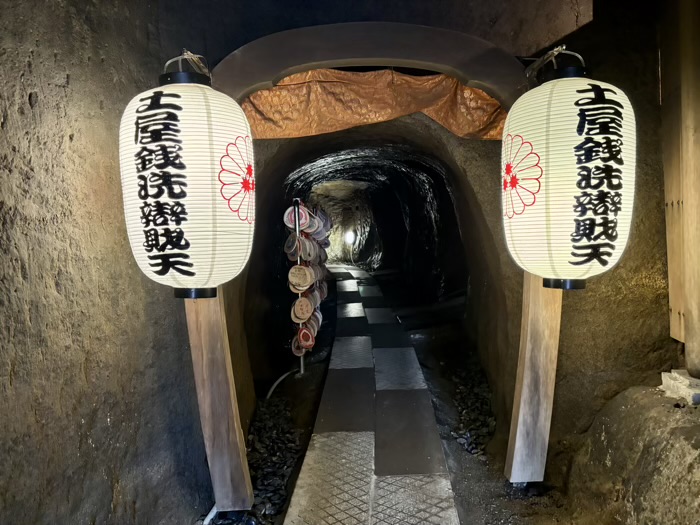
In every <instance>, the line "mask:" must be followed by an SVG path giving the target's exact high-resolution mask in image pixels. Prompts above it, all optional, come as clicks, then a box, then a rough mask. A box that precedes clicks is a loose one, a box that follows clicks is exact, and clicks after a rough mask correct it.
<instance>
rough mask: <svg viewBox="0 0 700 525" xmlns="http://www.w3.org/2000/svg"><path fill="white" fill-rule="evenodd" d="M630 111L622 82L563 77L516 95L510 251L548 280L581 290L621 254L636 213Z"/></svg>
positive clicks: (508, 187) (509, 122)
mask: <svg viewBox="0 0 700 525" xmlns="http://www.w3.org/2000/svg"><path fill="white" fill-rule="evenodd" d="M635 164H636V126H635V117H634V112H633V110H632V107H631V104H630V101H629V99H628V98H627V96H626V95H625V94H624V93H623V92H622V90H620V89H619V88H617V87H615V86H612V85H610V84H607V83H605V82H600V81H597V80H591V79H588V78H582V77H575V78H560V79H557V80H552V81H550V82H546V83H544V84H542V85H541V86H539V87H537V88H535V89H532V90H531V91H528V92H527V93H525V94H524V95H523V96H522V97H520V98H519V99H518V100H517V101H516V102H515V104H514V105H513V107H512V108H511V110H510V113H509V114H508V117H507V119H506V122H505V126H504V130H503V146H502V156H501V178H500V185H501V195H502V198H501V202H502V211H503V226H504V230H505V236H506V242H507V245H508V250H509V251H510V254H511V256H512V257H513V259H514V260H515V262H516V263H517V264H518V265H519V266H520V267H521V268H522V269H523V270H525V271H527V272H530V273H532V274H535V275H538V276H540V277H543V278H544V285H545V286H547V287H551V288H564V289H575V288H583V287H584V286H585V280H586V279H588V278H589V277H593V276H595V275H599V274H601V273H603V272H605V271H607V270H609V269H610V268H612V267H613V266H615V264H616V263H617V262H618V261H619V260H620V257H621V256H622V252H623V251H624V249H625V245H626V244H627V238H628V236H629V231H630V223H631V220H632V205H633V201H634V183H635Z"/></svg>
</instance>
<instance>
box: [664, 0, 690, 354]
mask: <svg viewBox="0 0 700 525" xmlns="http://www.w3.org/2000/svg"><path fill="white" fill-rule="evenodd" d="M678 7H679V4H678V1H673V0H672V1H670V2H666V3H665V10H666V13H665V17H664V22H663V24H662V26H661V34H660V36H661V55H660V57H661V145H662V151H663V163H664V191H665V211H666V254H667V260H668V312H669V321H670V332H671V337H673V338H674V339H676V340H678V341H685V307H684V302H685V293H684V284H683V283H684V281H685V279H684V275H683V274H684V272H683V266H684V265H683V208H684V206H683V202H684V199H683V187H682V178H681V90H680V87H681V78H680V72H681V71H680V38H679V34H678V30H679V23H680V22H679V19H678V16H679V10H678Z"/></svg>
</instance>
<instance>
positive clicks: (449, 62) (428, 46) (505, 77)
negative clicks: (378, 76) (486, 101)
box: [212, 22, 526, 109]
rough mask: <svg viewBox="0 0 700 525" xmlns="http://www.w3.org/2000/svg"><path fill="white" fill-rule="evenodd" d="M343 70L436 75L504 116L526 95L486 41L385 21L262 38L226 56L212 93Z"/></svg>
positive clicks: (507, 59)
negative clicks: (481, 95)
mask: <svg viewBox="0 0 700 525" xmlns="http://www.w3.org/2000/svg"><path fill="white" fill-rule="evenodd" d="M280 50H284V52H283V53H281V52H280ZM350 66H394V67H409V68H415V69H426V70H430V71H437V72H439V73H444V74H446V75H449V76H452V77H454V78H456V79H457V80H459V81H460V82H461V83H463V84H464V85H467V86H470V87H475V88H478V89H481V90H483V91H484V92H486V93H488V94H489V95H491V96H492V97H494V98H495V99H496V100H498V101H499V103H500V104H501V105H502V106H503V107H504V108H506V109H508V108H509V107H510V106H511V105H512V104H513V103H514V102H515V100H516V99H517V98H518V96H520V95H521V94H522V93H523V92H524V91H525V90H526V81H525V75H524V73H523V66H522V64H520V62H519V61H518V60H516V59H515V57H513V56H512V55H509V54H508V53H507V52H505V51H504V50H502V49H500V48H499V47H497V46H495V45H493V44H491V43H490V42H487V41H486V40H482V39H480V38H477V37H474V36H471V35H467V34H464V33H459V32H457V31H450V30H447V29H440V28H436V27H428V26H421V25H413V24H399V23H390V22H354V23H345V24H330V25H320V26H313V27H304V28H300V29H292V30H289V31H282V32H280V33H275V34H272V35H269V36H265V37H263V38H259V39H258V40H255V41H253V42H251V43H249V44H246V45H244V46H243V47H240V48H239V49H237V50H236V51H234V52H233V53H231V54H230V55H228V56H227V57H226V58H225V59H224V60H222V61H221V62H220V63H219V65H217V66H216V67H215V68H214V70H213V75H212V76H213V83H214V87H216V88H217V89H219V90H220V91H222V92H224V93H226V94H228V95H229V96H231V97H233V98H234V99H236V100H238V101H241V100H243V99H245V98H246V97H247V96H248V95H250V94H251V93H254V92H255V91H258V90H261V89H269V88H271V87H273V86H274V85H275V84H276V83H277V82H279V80H281V79H282V78H284V77H286V76H289V75H291V74H294V73H300V72H303V71H308V70H311V69H320V68H333V67H350Z"/></svg>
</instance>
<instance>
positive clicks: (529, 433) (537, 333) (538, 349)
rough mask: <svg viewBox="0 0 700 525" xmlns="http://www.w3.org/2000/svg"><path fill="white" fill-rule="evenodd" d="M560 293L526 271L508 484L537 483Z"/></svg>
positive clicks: (544, 459) (546, 441)
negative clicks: (509, 482) (546, 286)
mask: <svg viewBox="0 0 700 525" xmlns="http://www.w3.org/2000/svg"><path fill="white" fill-rule="evenodd" d="M561 303H562V291H561V290H554V289H549V288H544V287H543V286H542V278H541V277H537V276H536V275H532V274H530V273H527V272H525V278H524V283H523V312H522V321H521V322H522V324H521V327H520V355H519V357H518V375H517V379H516V383H515V400H514V403H513V416H512V418H511V423H510V439H509V441H508V455H507V457H506V469H505V475H506V477H507V478H508V479H509V480H510V481H511V483H525V482H529V481H542V480H543V479H544V467H545V464H546V462H547V447H548V446H549V428H550V426H551V422H552V407H553V405H554V383H555V378H556V372H557V354H558V350H559V329H560V327H561Z"/></svg>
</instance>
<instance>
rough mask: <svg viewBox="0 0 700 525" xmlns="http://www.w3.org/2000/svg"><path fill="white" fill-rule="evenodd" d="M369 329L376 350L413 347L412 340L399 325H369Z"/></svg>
mask: <svg viewBox="0 0 700 525" xmlns="http://www.w3.org/2000/svg"><path fill="white" fill-rule="evenodd" d="M368 327H369V328H368V330H369V334H370V336H372V346H373V347H374V348H391V347H408V346H411V338H410V337H409V335H408V334H407V333H406V332H404V330H403V328H401V325H400V324H398V323H396V324H368Z"/></svg>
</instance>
